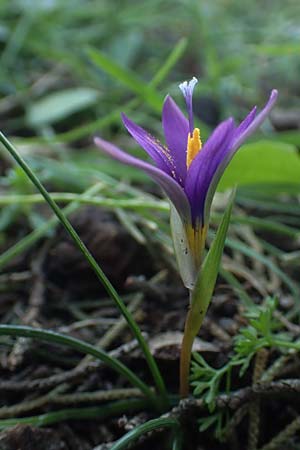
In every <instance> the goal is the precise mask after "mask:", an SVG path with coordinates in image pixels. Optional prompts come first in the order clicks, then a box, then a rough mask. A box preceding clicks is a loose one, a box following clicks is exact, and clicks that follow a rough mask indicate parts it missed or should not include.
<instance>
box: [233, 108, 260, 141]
mask: <svg viewBox="0 0 300 450" xmlns="http://www.w3.org/2000/svg"><path fill="white" fill-rule="evenodd" d="M256 111H257V107H256V106H254V108H252V110H251V111H250V112H249V114H247V116H246V117H245V119H244V120H243V121H242V122H241V123H240V125H239V126H238V127H237V129H236V132H235V137H236V138H237V137H238V136H240V135H241V134H242V133H244V131H245V130H246V129H247V128H248V127H249V125H251V123H252V122H253V120H254V119H255V116H256Z"/></svg>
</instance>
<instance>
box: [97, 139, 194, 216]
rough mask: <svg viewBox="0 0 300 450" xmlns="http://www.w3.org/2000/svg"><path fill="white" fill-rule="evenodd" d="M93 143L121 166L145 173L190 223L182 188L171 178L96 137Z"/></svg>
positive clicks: (187, 205)
mask: <svg viewBox="0 0 300 450" xmlns="http://www.w3.org/2000/svg"><path fill="white" fill-rule="evenodd" d="M94 142H95V144H96V145H97V147H99V148H100V149H101V150H103V151H104V152H105V153H106V154H108V155H109V156H111V157H112V158H114V159H116V160H118V161H120V162H122V163H123V164H127V165H129V166H133V167H137V168H138V169H142V170H143V171H144V172H146V173H147V174H148V175H149V176H150V177H151V178H153V179H154V181H155V182H156V183H158V184H159V185H160V187H161V188H162V189H163V190H164V191H165V193H166V195H167V196H168V197H169V199H170V201H171V202H172V203H173V205H174V206H175V208H176V210H177V211H178V214H179V215H180V216H181V218H182V220H183V221H184V222H187V223H189V222H190V220H191V219H190V218H191V213H190V206H189V202H188V199H187V197H186V195H185V193H184V190H183V189H182V187H181V186H180V185H179V184H178V183H177V182H176V181H175V180H174V179H173V178H172V177H170V176H169V175H167V174H166V173H165V172H164V171H163V170H161V169H158V168H157V167H155V166H152V165H151V164H149V163H147V162H145V161H142V160H141V159H138V158H135V157H134V156H131V155H129V154H128V153H125V152H124V151H122V150H121V149H119V148H118V147H116V146H115V145H113V144H111V143H110V142H107V141H105V140H104V139H101V138H99V137H96V138H95V139H94Z"/></svg>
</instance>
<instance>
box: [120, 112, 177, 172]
mask: <svg viewBox="0 0 300 450" xmlns="http://www.w3.org/2000/svg"><path fill="white" fill-rule="evenodd" d="M122 120H123V123H124V125H125V127H126V128H127V130H128V132H129V133H130V134H131V136H132V137H133V139H135V141H136V142H137V143H138V144H139V145H140V146H141V147H142V148H143V149H144V150H145V151H146V152H147V153H148V155H149V156H150V157H151V158H152V159H153V161H154V162H155V163H156V165H157V167H159V168H160V169H161V170H163V171H164V172H166V173H167V174H169V175H171V174H173V175H176V172H175V163H174V161H173V159H172V156H171V155H170V153H169V150H168V149H167V148H166V147H164V146H163V145H162V144H161V143H160V142H159V141H158V140H157V139H156V138H155V137H153V136H151V134H150V133H148V132H147V131H145V130H144V129H143V128H142V127H140V126H139V125H137V124H136V123H134V122H132V120H130V119H129V118H128V117H126V116H125V114H123V113H122Z"/></svg>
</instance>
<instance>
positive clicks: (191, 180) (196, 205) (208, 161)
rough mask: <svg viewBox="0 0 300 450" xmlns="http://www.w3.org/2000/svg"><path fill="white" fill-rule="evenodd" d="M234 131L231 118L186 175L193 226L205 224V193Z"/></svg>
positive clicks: (219, 128) (198, 156)
mask: <svg viewBox="0 0 300 450" xmlns="http://www.w3.org/2000/svg"><path fill="white" fill-rule="evenodd" d="M234 131H235V128H234V121H233V119H232V118H230V119H227V120H226V121H224V122H222V123H221V124H220V125H219V126H218V127H217V128H216V129H215V130H214V132H213V133H212V135H211V136H210V137H209V139H208V140H207V142H206V143H205V145H204V146H203V148H202V150H201V151H200V152H199V153H198V155H197V156H196V157H195V158H194V160H193V162H192V163H191V166H190V168H189V170H188V173H187V178H186V184H185V192H186V194H187V196H188V199H189V201H190V205H191V210H192V220H193V223H194V224H195V223H196V222H197V221H199V222H200V224H201V226H204V225H205V224H206V222H205V220H204V219H205V218H204V205H205V199H206V195H207V191H208V189H209V187H210V184H211V181H212V179H213V177H214V174H215V172H216V171H217V170H218V167H219V165H220V163H221V162H222V160H223V158H224V155H226V154H227V152H228V149H229V148H230V146H231V142H232V139H233V137H234Z"/></svg>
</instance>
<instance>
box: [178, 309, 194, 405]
mask: <svg viewBox="0 0 300 450" xmlns="http://www.w3.org/2000/svg"><path fill="white" fill-rule="evenodd" d="M190 322H191V310H189V311H188V313H187V316H186V321H185V326H184V334H183V339H182V344H181V353H180V389H179V393H180V397H181V398H185V397H187V396H188V395H189V374H190V364H191V355H192V348H193V342H194V339H195V336H194V334H192V332H191V324H190Z"/></svg>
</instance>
